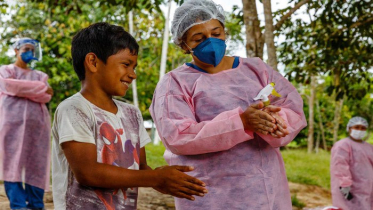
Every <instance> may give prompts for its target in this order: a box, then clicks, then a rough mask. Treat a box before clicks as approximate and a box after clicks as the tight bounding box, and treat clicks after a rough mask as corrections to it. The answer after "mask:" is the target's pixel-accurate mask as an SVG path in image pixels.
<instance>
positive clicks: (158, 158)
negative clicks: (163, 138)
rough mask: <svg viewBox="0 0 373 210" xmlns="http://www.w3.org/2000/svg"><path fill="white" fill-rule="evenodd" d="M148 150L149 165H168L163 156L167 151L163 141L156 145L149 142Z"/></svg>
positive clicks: (146, 148) (154, 166)
mask: <svg viewBox="0 0 373 210" xmlns="http://www.w3.org/2000/svg"><path fill="white" fill-rule="evenodd" d="M145 150H146V160H147V162H148V165H149V166H150V167H152V168H153V169H154V168H156V167H159V166H163V165H167V163H166V161H165V160H164V158H163V153H164V151H165V148H164V146H163V145H162V143H160V144H159V145H154V144H153V143H149V144H147V145H146V146H145Z"/></svg>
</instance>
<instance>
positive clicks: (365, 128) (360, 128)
mask: <svg viewBox="0 0 373 210" xmlns="http://www.w3.org/2000/svg"><path fill="white" fill-rule="evenodd" d="M352 129H354V130H359V131H366V130H367V127H365V126H364V125H354V126H351V127H350V129H349V133H350V134H351V130H352Z"/></svg>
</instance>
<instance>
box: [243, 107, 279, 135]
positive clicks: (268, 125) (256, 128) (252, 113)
mask: <svg viewBox="0 0 373 210" xmlns="http://www.w3.org/2000/svg"><path fill="white" fill-rule="evenodd" d="M263 108H264V104H263V102H259V103H258V104H254V105H251V106H249V107H248V108H247V109H246V110H245V112H244V113H242V114H241V115H240V117H241V120H242V124H243V126H244V129H245V130H250V131H253V132H257V133H261V134H264V135H267V134H270V133H273V132H275V131H276V130H277V126H276V119H275V118H274V117H273V116H271V114H269V113H270V112H265V111H263V110H262V109H263ZM278 109H279V110H278ZM269 110H271V111H272V112H273V111H276V110H278V111H280V110H281V108H279V107H276V108H270V109H269ZM278 111H277V112H278Z"/></svg>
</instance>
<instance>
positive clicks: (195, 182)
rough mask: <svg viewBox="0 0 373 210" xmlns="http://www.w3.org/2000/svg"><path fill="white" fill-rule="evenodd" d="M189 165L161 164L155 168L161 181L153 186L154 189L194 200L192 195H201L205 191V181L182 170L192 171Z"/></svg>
mask: <svg viewBox="0 0 373 210" xmlns="http://www.w3.org/2000/svg"><path fill="white" fill-rule="evenodd" d="M193 170H194V168H193V167H191V166H162V167H159V168H156V169H155V171H157V172H158V174H157V176H158V177H160V178H161V179H160V180H161V181H160V182H159V183H158V184H157V186H156V187H154V189H155V190H157V191H159V192H161V193H165V194H170V195H172V196H175V197H178V198H186V199H189V200H192V201H193V200H194V199H195V198H194V197H193V195H197V196H201V197H203V196H204V195H205V194H206V193H207V189H206V188H205V186H206V185H205V183H203V182H202V181H200V180H199V179H197V178H194V177H192V176H189V175H187V174H185V173H184V172H188V171H193Z"/></svg>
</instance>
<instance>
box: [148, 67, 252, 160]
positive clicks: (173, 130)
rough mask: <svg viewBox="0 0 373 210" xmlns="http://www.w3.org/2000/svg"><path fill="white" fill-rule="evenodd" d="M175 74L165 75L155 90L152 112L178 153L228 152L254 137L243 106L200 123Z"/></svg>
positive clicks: (163, 135) (165, 139) (161, 132)
mask: <svg viewBox="0 0 373 210" xmlns="http://www.w3.org/2000/svg"><path fill="white" fill-rule="evenodd" d="M171 75H172V74H168V75H166V76H164V78H163V79H162V81H161V82H160V83H159V84H158V85H157V89H156V91H155V92H154V96H153V102H152V105H151V107H150V113H151V115H152V117H153V120H154V121H155V124H156V127H157V130H158V132H159V136H160V137H161V139H162V141H163V143H164V144H165V146H166V147H167V148H168V149H169V150H170V151H171V152H172V153H174V154H177V155H196V154H204V153H210V152H218V151H224V150H228V149H230V148H232V147H233V146H235V145H237V144H239V143H241V142H244V141H246V140H249V139H252V138H253V133H252V132H248V131H245V130H244V128H243V124H242V121H241V118H240V114H241V113H243V110H242V109H241V108H240V107H237V108H236V109H233V110H230V111H225V112H222V113H220V114H219V115H217V116H216V117H215V118H213V119H212V120H211V121H202V122H197V120H196V118H195V114H194V107H193V104H192V103H191V102H190V101H191V99H190V97H189V96H188V95H187V94H185V93H183V91H182V90H181V87H180V85H178V83H177V81H175V80H174V79H173V78H172V76H171Z"/></svg>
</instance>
